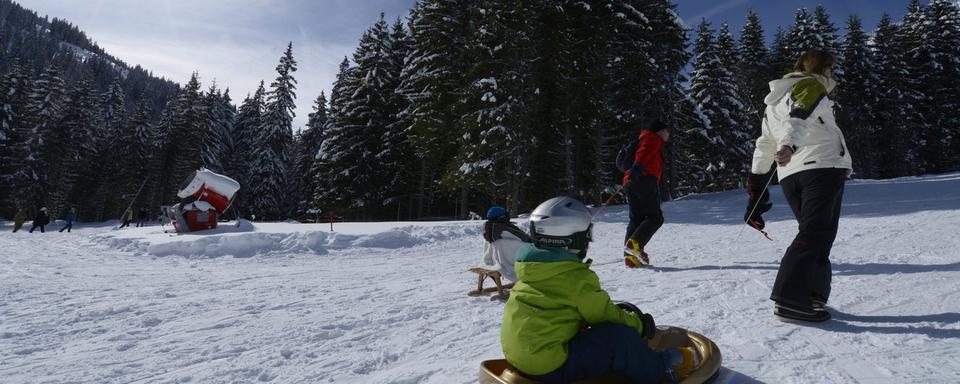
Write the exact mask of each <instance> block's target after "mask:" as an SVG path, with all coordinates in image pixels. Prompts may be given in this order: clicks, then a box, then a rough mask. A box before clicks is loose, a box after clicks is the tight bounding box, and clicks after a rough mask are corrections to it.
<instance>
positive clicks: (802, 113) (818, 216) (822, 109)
mask: <svg viewBox="0 0 960 384" xmlns="http://www.w3.org/2000/svg"><path fill="white" fill-rule="evenodd" d="M835 63H836V59H835V58H834V56H833V55H832V54H830V53H828V52H825V51H821V50H816V49H813V50H809V51H807V52H805V53H804V54H803V55H802V56H801V57H800V59H799V60H797V63H796V64H795V65H794V72H792V73H788V74H787V75H786V76H784V77H783V78H782V79H779V80H774V81H771V82H770V93H769V94H768V95H767V97H766V99H765V100H764V102H765V103H766V104H767V107H766V111H765V112H764V117H763V122H762V131H761V135H760V137H759V138H758V139H757V145H756V149H755V150H754V152H753V164H752V168H751V171H750V173H749V174H748V175H747V192H748V194H749V196H750V200H749V203H748V205H747V212H746V214H745V215H744V221H745V222H746V223H747V224H748V225H750V226H752V227H754V228H756V229H759V230H762V229H763V227H764V225H765V224H764V221H763V217H762V216H761V215H762V214H763V213H764V212H766V211H768V210H770V207H771V206H772V204H771V203H770V193H769V192H768V191H767V190H766V189H765V186H766V185H767V180H769V178H770V177H772V176H767V174H769V173H770V169H771V167H772V166H773V164H774V162H776V166H777V168H776V172H777V175H778V177H779V178H780V186H781V189H783V194H784V196H785V197H786V199H787V202H788V203H789V204H790V209H791V210H792V211H793V214H794V216H795V217H796V218H797V222H798V223H799V224H800V226H799V227H800V231H799V232H798V233H797V236H796V237H795V238H794V239H793V243H791V244H790V246H789V247H788V248H787V250H786V252H785V253H784V255H783V259H782V260H781V261H780V270H779V272H778V273H777V279H776V281H775V282H774V285H773V292H772V293H771V294H770V299H771V300H773V301H774V302H775V304H774V315H776V316H777V317H778V318H780V319H781V320H785V321H808V322H821V321H826V320H829V319H830V317H831V315H830V312H827V311H826V310H825V309H824V306H825V305H826V303H827V299H829V298H830V282H831V279H832V274H833V272H832V270H831V267H830V249H831V248H832V247H833V241H834V239H835V238H836V237H837V229H838V227H839V222H840V206H841V202H842V200H843V187H844V183H845V181H846V178H847V176H848V175H849V174H850V173H851V172H852V170H853V166H852V164H853V162H852V160H851V158H850V153H849V152H848V151H847V145H846V142H845V141H844V139H843V132H841V131H840V127H838V126H837V122H836V119H835V118H834V115H833V101H832V100H830V96H829V95H830V94H831V92H833V89H834V87H835V86H836V81H835V80H834V79H833V65H834V64H835Z"/></svg>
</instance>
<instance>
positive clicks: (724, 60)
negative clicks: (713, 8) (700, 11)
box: [716, 21, 740, 72]
mask: <svg viewBox="0 0 960 384" xmlns="http://www.w3.org/2000/svg"><path fill="white" fill-rule="evenodd" d="M716 50H717V58H719V59H720V65H721V66H723V67H724V68H727V69H728V70H730V71H731V72H733V71H734V70H735V69H736V68H737V61H738V58H739V57H740V52H738V50H737V42H736V40H734V38H733V33H731V32H730V24H727V22H726V21H724V22H722V23H720V30H718V31H717V44H716Z"/></svg>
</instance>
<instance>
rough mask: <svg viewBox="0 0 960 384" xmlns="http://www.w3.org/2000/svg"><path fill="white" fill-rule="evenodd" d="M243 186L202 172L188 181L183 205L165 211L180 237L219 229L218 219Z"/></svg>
mask: <svg viewBox="0 0 960 384" xmlns="http://www.w3.org/2000/svg"><path fill="white" fill-rule="evenodd" d="M239 190H240V183H237V182H236V181H235V180H233V179H231V178H229V177H226V176H224V175H221V174H218V173H214V172H211V171H210V170H207V169H204V168H200V169H199V170H197V171H196V172H193V173H191V174H190V176H189V177H187V180H186V182H185V183H184V185H183V187H182V188H180V192H177V197H179V198H180V199H181V200H180V203H178V204H175V205H173V206H171V207H167V208H165V210H164V215H165V216H166V217H168V218H169V219H170V222H171V223H172V224H173V228H174V229H176V231H177V233H188V232H194V231H201V230H205V229H213V228H216V227H217V216H218V215H219V214H221V213H223V212H225V211H226V210H227V208H230V204H231V203H233V198H234V196H236V195H237V191H239Z"/></svg>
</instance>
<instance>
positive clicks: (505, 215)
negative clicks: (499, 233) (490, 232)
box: [487, 206, 510, 220]
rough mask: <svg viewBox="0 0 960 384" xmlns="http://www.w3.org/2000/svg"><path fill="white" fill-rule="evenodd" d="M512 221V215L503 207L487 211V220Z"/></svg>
mask: <svg viewBox="0 0 960 384" xmlns="http://www.w3.org/2000/svg"><path fill="white" fill-rule="evenodd" d="M496 219H501V220H510V213H509V212H507V209H506V208H504V207H501V206H493V207H490V209H488V210H487V220H496Z"/></svg>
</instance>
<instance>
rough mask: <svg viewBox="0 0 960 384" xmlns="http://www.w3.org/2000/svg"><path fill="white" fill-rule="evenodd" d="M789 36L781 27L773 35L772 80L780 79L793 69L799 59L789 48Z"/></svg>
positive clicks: (771, 54) (771, 52) (770, 62)
mask: <svg viewBox="0 0 960 384" xmlns="http://www.w3.org/2000/svg"><path fill="white" fill-rule="evenodd" d="M788 45H789V42H788V40H787V34H786V32H784V31H783V29H781V28H780V27H777V31H776V32H775V33H774V34H773V45H772V46H771V47H770V61H769V66H770V74H771V76H770V78H771V79H778V78H780V77H781V76H783V75H784V74H786V73H789V72H791V71H792V69H793V63H794V61H796V59H797V57H799V56H797V57H794V53H793V52H792V51H791V50H790V47H789V46H788Z"/></svg>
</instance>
